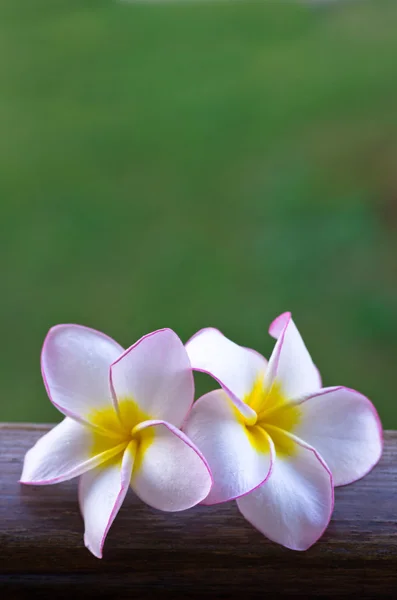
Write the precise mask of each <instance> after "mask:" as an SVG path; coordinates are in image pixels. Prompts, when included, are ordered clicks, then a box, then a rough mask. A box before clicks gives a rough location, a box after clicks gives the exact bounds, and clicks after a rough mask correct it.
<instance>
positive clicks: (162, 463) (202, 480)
mask: <svg viewBox="0 0 397 600" xmlns="http://www.w3.org/2000/svg"><path fill="white" fill-rule="evenodd" d="M139 429H140V435H141V436H143V437H142V438H141V441H140V443H139V444H138V449H137V456H136V461H135V464H134V470H133V474H132V478H131V487H132V489H133V490H134V492H135V493H136V494H137V495H138V496H139V497H140V498H141V500H143V501H144V502H146V503H147V504H149V505H150V506H153V507H154V508H157V509H159V510H164V511H170V512H176V511H180V510H185V509H187V508H191V507H192V506H195V505H196V504H198V503H199V502H201V501H202V500H204V498H205V497H206V496H207V495H208V493H209V491H210V489H211V485H212V478H211V472H210V470H209V468H208V464H207V462H206V461H205V459H204V457H203V456H202V454H201V453H200V451H199V450H198V449H197V448H196V447H195V446H194V444H193V443H192V442H191V440H189V438H188V437H187V436H186V435H185V434H184V433H182V432H181V431H180V430H179V429H176V428H175V427H174V426H173V425H171V424H170V423H165V422H164V421H147V422H146V423H143V424H142V425H141V426H140V427H139Z"/></svg>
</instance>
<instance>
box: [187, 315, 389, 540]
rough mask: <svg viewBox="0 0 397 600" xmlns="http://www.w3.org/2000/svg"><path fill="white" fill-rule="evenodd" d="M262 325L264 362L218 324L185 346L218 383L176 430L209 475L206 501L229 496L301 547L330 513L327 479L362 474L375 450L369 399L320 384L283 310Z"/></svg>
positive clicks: (377, 436)
mask: <svg viewBox="0 0 397 600" xmlns="http://www.w3.org/2000/svg"><path fill="white" fill-rule="evenodd" d="M269 333H270V335H271V336H273V337H274V338H276V340H277V342H276V345H275V348H274V351H273V353H272V355H271V358H270V360H269V363H267V362H266V360H265V359H264V358H263V357H262V356H261V355H260V354H258V353H256V352H255V351H253V350H249V349H247V348H243V347H241V346H238V345H237V344H235V343H233V342H231V341H230V340H228V339H227V338H226V337H224V336H223V335H222V334H221V333H220V332H219V331H218V330H216V329H212V328H209V329H203V330H201V331H199V332H198V333H197V334H196V335H195V336H194V337H193V338H192V339H191V340H190V341H189V342H188V343H187V345H186V349H187V351H188V354H189V357H190V361H191V364H192V367H193V369H196V370H199V371H203V372H207V373H209V374H210V375H212V376H213V377H214V378H215V379H216V380H217V381H218V382H219V383H220V385H221V386H222V388H223V389H220V390H215V391H213V392H210V393H209V394H206V395H205V396H203V397H202V398H200V399H199V400H198V401H197V402H196V403H195V404H194V405H193V408H192V410H191V412H190V415H189V418H188V420H187V423H186V424H185V427H184V431H185V432H186V433H187V435H189V437H190V438H191V439H192V440H193V442H194V443H196V444H197V446H198V447H199V448H200V450H201V451H202V452H203V454H204V456H205V457H206V459H207V460H208V463H209V466H210V469H211V471H212V475H213V478H214V483H213V487H212V489H211V492H210V493H209V495H208V497H207V498H206V500H205V501H204V503H205V504H216V503H219V502H225V501H227V500H231V499H237V504H238V507H239V509H240V511H241V513H242V514H243V515H244V517H245V518H246V519H247V520H248V521H250V522H251V523H252V525H254V527H256V528H257V529H258V530H259V531H261V532H262V533H263V534H264V535H266V536H267V537H268V538H270V539H271V540H273V541H275V542H278V543H279V544H283V545H284V546H286V547H288V548H291V549H294V550H306V549H307V548H309V547H310V546H311V545H312V544H313V543H314V542H315V541H316V540H317V539H318V538H319V537H320V536H321V535H322V533H323V532H324V530H325V529H326V527H327V525H328V522H329V520H330V518H331V514H332V510H333V503H334V494H333V486H334V485H337V486H338V485H345V484H347V483H352V482H353V481H355V480H357V479H360V478H361V477H363V476H364V475H365V474H366V473H368V471H370V470H371V469H372V467H373V466H374V465H375V464H376V463H377V461H378V460H379V458H380V456H381V453H382V429H381V424H380V421H379V418H378V415H377V413H376V411H375V408H374V407H373V405H372V404H371V402H370V401H369V400H368V399H367V398H365V397H364V396H362V395H361V394H359V393H358V392H356V391H354V390H351V389H348V388H346V387H329V388H322V387H321V379H320V375H319V372H318V370H317V368H316V367H315V365H314V364H313V362H312V359H311V358H310V355H309V353H308V351H307V349H306V346H305V345H304V343H303V340H302V338H301V336H300V334H299V332H298V330H297V328H296V326H295V325H294V323H293V321H292V319H291V315H290V313H284V314H282V315H281V316H279V317H278V318H277V319H276V320H275V321H274V322H273V323H272V324H271V326H270V330H269Z"/></svg>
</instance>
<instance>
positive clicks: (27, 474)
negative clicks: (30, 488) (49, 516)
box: [20, 417, 117, 485]
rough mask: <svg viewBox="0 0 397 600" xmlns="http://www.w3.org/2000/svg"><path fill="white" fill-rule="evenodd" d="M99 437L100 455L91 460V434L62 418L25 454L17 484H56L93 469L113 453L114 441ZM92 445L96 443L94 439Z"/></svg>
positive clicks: (82, 426)
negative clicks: (19, 479)
mask: <svg viewBox="0 0 397 600" xmlns="http://www.w3.org/2000/svg"><path fill="white" fill-rule="evenodd" d="M99 437H100V438H101V440H100V441H101V453H100V454H96V455H95V456H94V455H93V452H92V451H93V448H94V436H93V432H92V430H91V429H89V428H88V427H85V426H84V425H81V424H80V423H77V422H76V421H74V420H73V419H70V418H69V417H66V418H65V419H64V420H63V421H62V422H61V423H60V424H59V425H56V426H55V427H54V429H51V431H49V432H48V433H46V434H45V435H44V436H43V437H42V438H40V439H39V440H38V441H37V442H36V444H35V445H34V446H33V447H32V448H31V449H30V450H29V451H28V452H27V453H26V456H25V460H24V465H23V471H22V475H21V481H20V483H24V484H28V485H29V484H30V485H48V484H52V483H59V482H61V481H66V480H68V479H72V478H73V477H77V476H78V475H81V474H82V473H85V472H86V471H88V470H90V469H92V468H93V467H96V466H97V465H99V464H101V463H102V462H103V461H105V460H107V459H108V458H109V457H110V456H112V455H113V453H114V451H115V450H114V448H115V441H114V440H112V439H108V438H105V437H102V436H99ZM96 441H97V443H98V435H97V437H96ZM116 452H117V450H116Z"/></svg>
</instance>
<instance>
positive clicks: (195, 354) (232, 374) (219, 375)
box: [186, 327, 267, 417]
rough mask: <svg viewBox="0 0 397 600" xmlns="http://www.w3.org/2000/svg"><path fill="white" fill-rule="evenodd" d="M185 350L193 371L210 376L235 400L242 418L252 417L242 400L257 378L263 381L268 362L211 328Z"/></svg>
mask: <svg viewBox="0 0 397 600" xmlns="http://www.w3.org/2000/svg"><path fill="white" fill-rule="evenodd" d="M186 350H187V353H188V354H189V358H190V362H191V363H192V367H193V369H195V370H196V371H202V372H203V373H208V374H209V375H211V376H212V377H213V378H214V379H216V381H218V383H219V384H220V385H221V386H222V387H223V388H224V389H225V391H226V392H227V393H228V394H229V395H230V396H231V397H232V399H233V400H237V402H235V404H236V406H238V408H239V410H240V411H241V412H243V414H245V415H246V416H247V417H250V416H252V415H253V413H252V410H251V409H250V407H249V406H248V405H245V404H244V403H243V402H241V400H243V398H244V397H245V396H246V395H248V394H249V393H250V392H251V391H252V388H253V386H254V384H255V383H256V382H257V380H258V378H260V377H264V375H265V371H266V368H267V361H266V359H265V358H264V357H263V356H261V355H260V354H259V353H258V352H256V351H255V350H251V349H250V348H244V347H243V346H239V345H238V344H235V343H234V342H232V341H231V340H229V339H228V338H227V337H225V336H224V335H223V334H222V333H221V332H220V331H218V329H214V328H213V327H208V328H206V329H201V330H200V331H199V332H197V333H196V334H195V335H194V336H193V337H192V338H191V339H190V340H189V341H188V342H187V344H186ZM238 400H240V402H238Z"/></svg>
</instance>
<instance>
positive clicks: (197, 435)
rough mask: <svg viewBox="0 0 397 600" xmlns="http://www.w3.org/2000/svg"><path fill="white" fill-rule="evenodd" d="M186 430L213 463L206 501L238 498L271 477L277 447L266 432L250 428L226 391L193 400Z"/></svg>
mask: <svg viewBox="0 0 397 600" xmlns="http://www.w3.org/2000/svg"><path fill="white" fill-rule="evenodd" d="M184 431H185V432H186V433H187V435H188V436H189V437H190V438H191V440H192V441H193V442H194V443H195V444H196V445H197V447H198V448H199V449H200V450H201V452H202V453H203V455H204V456H205V458H206V460H207V461H208V464H209V466H210V469H211V472H212V476H213V479H214V483H213V486H212V489H211V491H210V493H209V495H208V496H207V498H206V499H205V500H204V504H218V503H220V502H226V501H227V500H232V499H234V498H238V497H239V496H241V495H243V494H246V493H247V492H250V491H251V490H253V489H254V488H256V487H257V486H259V485H261V484H262V483H263V482H264V481H265V480H266V479H267V477H268V476H269V474H270V471H271V468H272V462H273V455H274V446H273V443H272V440H271V439H270V438H269V436H268V435H267V434H266V432H265V431H264V430H263V429H261V428H259V427H257V426H253V427H247V426H246V424H245V423H244V418H243V417H242V415H241V413H239V412H238V410H237V409H236V407H235V406H234V405H233V403H232V402H231V400H230V398H229V397H228V396H227V394H226V392H225V391H224V390H215V391H213V392H210V393H209V394H206V395H205V396H202V397H201V398H200V399H199V400H197V402H195V403H194V405H193V408H192V410H191V412H190V414H189V417H188V419H187V421H186V424H185V426H184Z"/></svg>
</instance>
